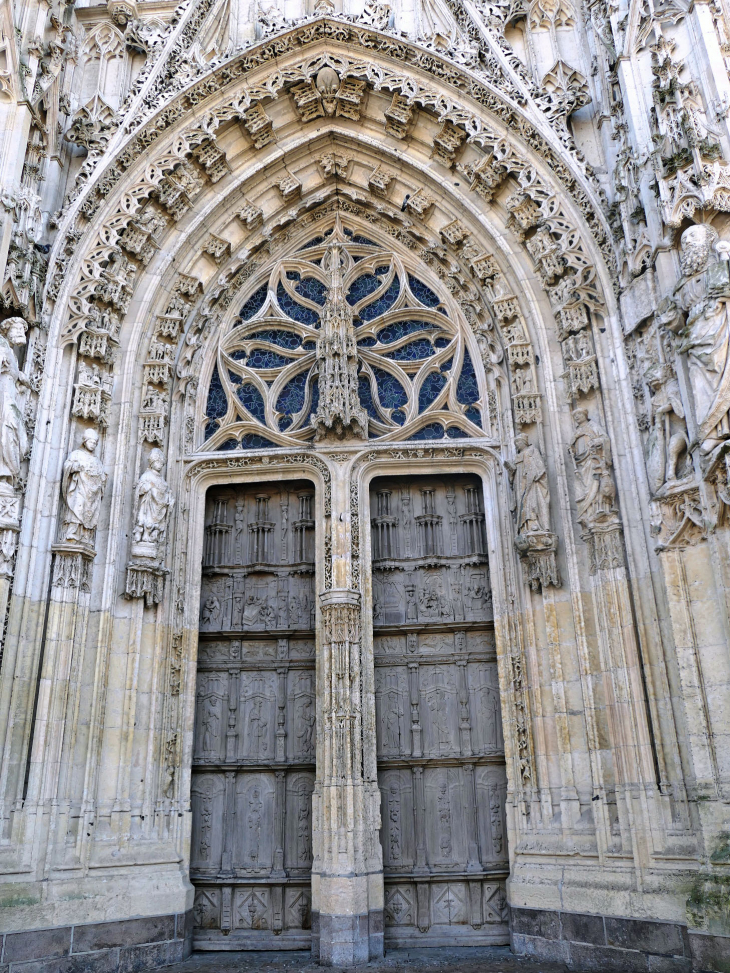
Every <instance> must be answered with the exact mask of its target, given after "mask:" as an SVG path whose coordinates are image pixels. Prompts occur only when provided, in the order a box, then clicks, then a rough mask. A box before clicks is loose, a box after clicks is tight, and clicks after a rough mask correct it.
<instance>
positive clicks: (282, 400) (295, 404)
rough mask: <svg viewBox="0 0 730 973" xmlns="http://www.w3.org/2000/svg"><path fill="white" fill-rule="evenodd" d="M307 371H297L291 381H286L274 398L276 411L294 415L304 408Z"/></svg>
mask: <svg viewBox="0 0 730 973" xmlns="http://www.w3.org/2000/svg"><path fill="white" fill-rule="evenodd" d="M308 374H309V372H299V374H298V375H295V376H294V378H293V379H291V381H289V382H287V383H286V385H285V386H284V388H283V389H282V390H281V393H280V395H279V398H278V399H277V400H276V411H277V412H284V413H285V414H286V415H289V416H294V415H296V414H297V412H301V411H302V409H303V408H304V396H305V393H306V390H307V376H308Z"/></svg>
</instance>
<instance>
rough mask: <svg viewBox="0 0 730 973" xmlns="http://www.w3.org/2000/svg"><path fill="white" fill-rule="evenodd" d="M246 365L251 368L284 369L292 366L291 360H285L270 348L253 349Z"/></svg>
mask: <svg viewBox="0 0 730 973" xmlns="http://www.w3.org/2000/svg"><path fill="white" fill-rule="evenodd" d="M246 364H247V365H248V367H249V368H283V367H284V366H285V365H290V364H291V358H285V357H284V356H283V355H279V354H277V352H275V351H272V350H271V349H270V348H253V349H252V351H251V354H250V355H249V356H248V361H247V362H246Z"/></svg>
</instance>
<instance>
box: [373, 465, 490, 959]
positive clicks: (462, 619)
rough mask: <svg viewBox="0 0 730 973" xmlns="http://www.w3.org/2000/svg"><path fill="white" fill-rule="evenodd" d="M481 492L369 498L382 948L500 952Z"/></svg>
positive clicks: (472, 482) (459, 489)
mask: <svg viewBox="0 0 730 973" xmlns="http://www.w3.org/2000/svg"><path fill="white" fill-rule="evenodd" d="M482 498H483V492H482V487H481V483H480V482H479V480H478V479H477V478H476V477H471V476H458V477H448V478H446V477H443V478H436V477H419V478H407V479H406V478H392V479H378V480H375V481H374V483H373V485H372V488H371V495H370V503H371V506H370V510H371V517H372V521H371V526H372V556H373V564H372V567H373V571H372V577H373V631H374V648H375V691H376V696H375V699H376V716H377V724H376V726H377V746H378V780H379V784H380V790H381V797H382V822H383V823H382V830H381V842H382V847H383V864H384V872H385V938H386V943H390V944H391V945H393V946H395V945H407V944H415V943H419V944H421V945H429V944H430V945H458V944H460V943H462V944H464V945H467V944H474V945H476V944H484V943H506V942H508V939H509V937H508V931H507V922H506V896H505V887H504V880H505V878H506V876H507V872H508V865H507V839H506V822H505V814H504V804H505V796H506V789H507V781H506V773H505V763H504V743H503V738H502V724H501V715H500V704H499V688H498V680H497V662H496V653H495V642H494V624H493V612H492V597H491V587H490V581H489V565H488V562H487V555H486V550H487V549H486V537H485V531H484V513H483V499H482Z"/></svg>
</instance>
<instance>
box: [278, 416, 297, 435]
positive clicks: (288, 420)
mask: <svg viewBox="0 0 730 973" xmlns="http://www.w3.org/2000/svg"><path fill="white" fill-rule="evenodd" d="M292 422H294V420H293V419H292V417H291V416H282V417H281V419H279V432H286V431H287V429H288V428H289V426H290V425H291V424H292Z"/></svg>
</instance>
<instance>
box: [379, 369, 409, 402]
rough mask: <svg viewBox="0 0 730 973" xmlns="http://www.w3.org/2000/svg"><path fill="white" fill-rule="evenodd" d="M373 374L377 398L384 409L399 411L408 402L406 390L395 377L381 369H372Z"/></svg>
mask: <svg viewBox="0 0 730 973" xmlns="http://www.w3.org/2000/svg"><path fill="white" fill-rule="evenodd" d="M373 374H374V375H375V381H376V383H377V386H378V398H379V399H380V404H381V405H382V406H383V408H384V409H399V408H400V407H401V406H403V405H405V404H406V402H408V395H407V394H406V390H405V389H404V388H403V386H402V385H401V383H400V382H399V381H398V379H397V378H396V377H395V375H391V374H390V372H386V371H384V370H383V369H382V368H373Z"/></svg>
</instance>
